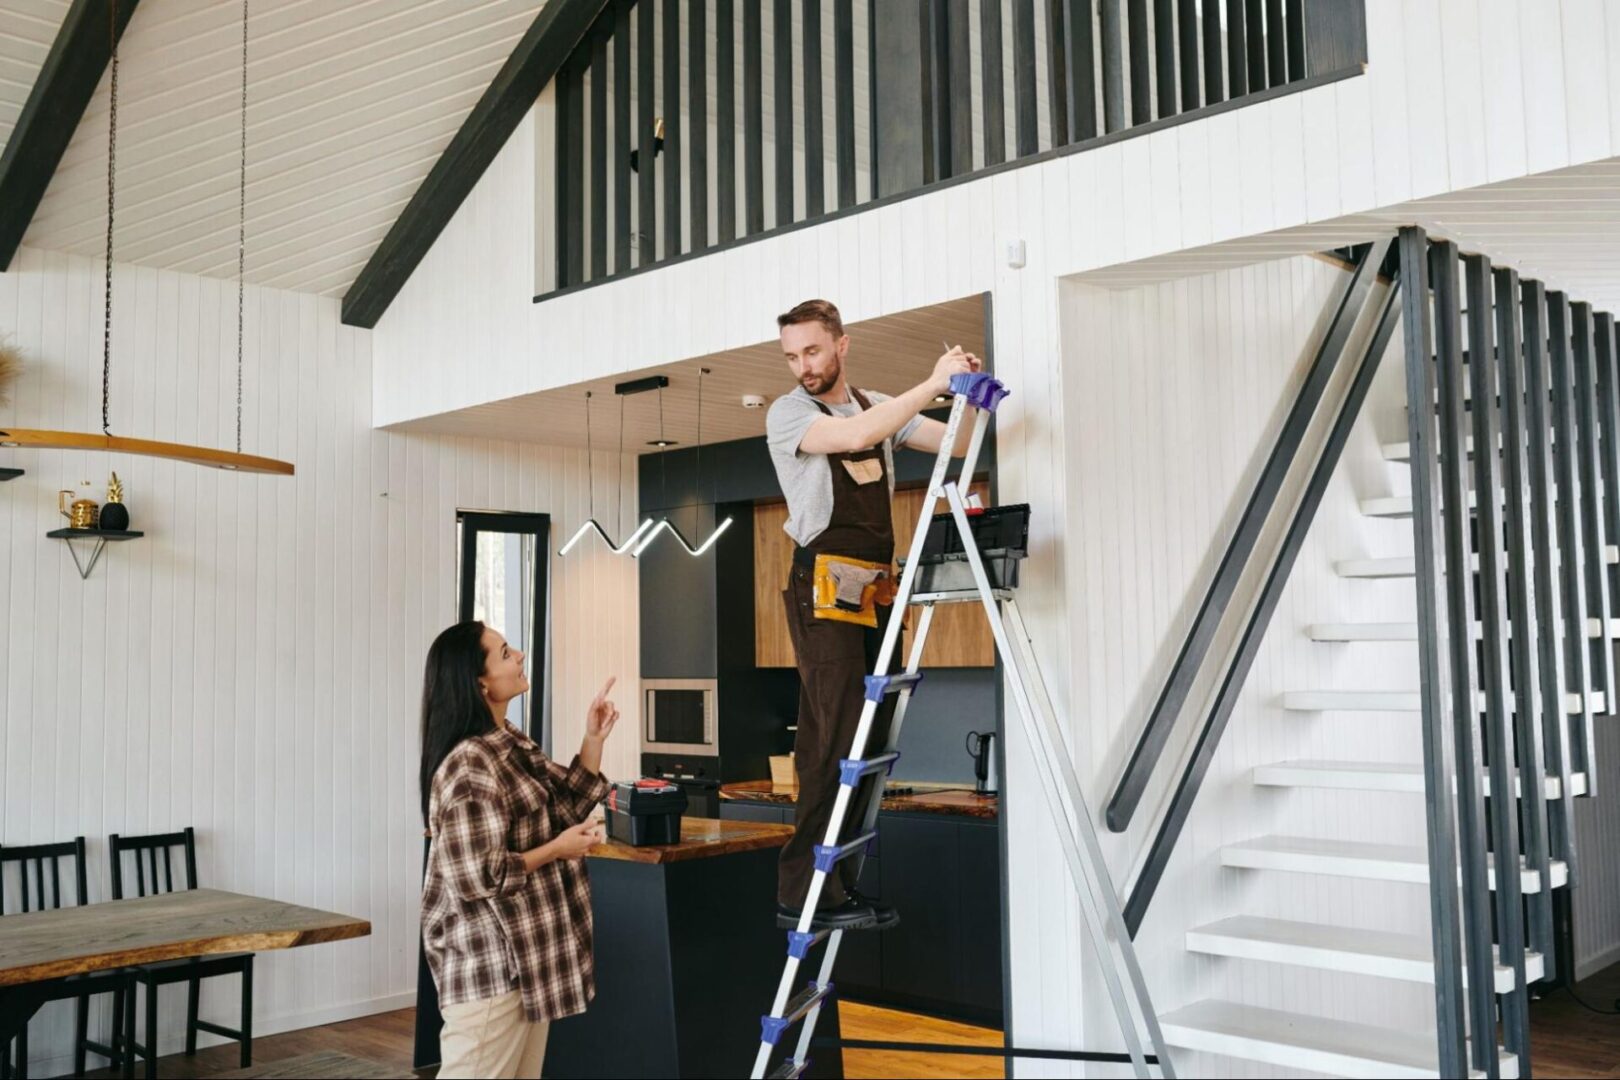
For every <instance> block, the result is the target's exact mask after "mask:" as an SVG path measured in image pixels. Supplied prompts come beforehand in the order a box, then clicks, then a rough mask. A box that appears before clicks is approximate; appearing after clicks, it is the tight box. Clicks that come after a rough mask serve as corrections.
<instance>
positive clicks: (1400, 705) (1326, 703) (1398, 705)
mask: <svg viewBox="0 0 1620 1080" xmlns="http://www.w3.org/2000/svg"><path fill="white" fill-rule="evenodd" d="M1507 697H1508V702H1507V703H1508V708H1509V709H1510V710H1511V709H1512V708H1513V707H1514V702H1513V695H1512V694H1509V695H1508V696H1507ZM1586 699H1587V705H1588V707H1589V708H1590V709H1591V710H1592V711H1593V712H1594V713H1602V712H1605V711H1606V710H1605V709H1604V701H1603V695H1602V694H1601V693H1599V692H1597V691H1595V690H1594V691H1592V692H1591V693H1589V694H1587V695H1586ZM1484 700H1485V699H1484V695H1483V694H1482V695H1481V696H1480V704H1481V708H1483V705H1484ZM1279 704H1280V705H1281V706H1282V707H1283V708H1284V709H1287V710H1289V711H1291V712H1417V711H1419V710H1420V709H1421V708H1422V707H1423V705H1422V700H1421V698H1420V696H1419V694H1418V691H1416V690H1289V691H1287V692H1285V693H1284V694H1283V695H1282V697H1281V698H1280V699H1279ZM1564 711H1565V713H1567V714H1569V715H1574V714H1576V713H1579V712H1580V711H1581V701H1580V698H1579V696H1578V695H1576V694H1573V693H1570V694H1565V695H1564Z"/></svg>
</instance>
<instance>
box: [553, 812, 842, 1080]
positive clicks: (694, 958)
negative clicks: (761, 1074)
mask: <svg viewBox="0 0 1620 1080" xmlns="http://www.w3.org/2000/svg"><path fill="white" fill-rule="evenodd" d="M792 834H793V830H792V828H791V827H790V826H786V825H781V824H775V823H762V822H752V821H718V820H714V819H706V818H691V817H688V818H685V819H683V820H682V822H681V842H680V843H678V844H664V845H653V846H648V847H631V846H630V845H628V844H623V843H620V842H618V841H616V840H609V841H608V842H606V843H604V844H601V845H598V846H597V847H596V848H594V849H592V851H591V852H590V853H589V854H588V855H587V856H586V858H587V859H589V860H590V862H589V866H590V874H591V908H592V912H593V915H594V919H595V927H596V999H595V1000H594V1001H593V1002H592V1003H591V1007H590V1008H589V1009H588V1010H587V1011H586V1012H585V1013H584V1014H583V1015H580V1016H572V1017H569V1018H568V1019H566V1020H559V1021H557V1022H556V1023H555V1024H553V1025H552V1028H551V1038H550V1042H549V1044H548V1046H547V1049H546V1063H545V1067H544V1069H543V1071H542V1075H544V1076H548V1077H575V1076H578V1077H593V1076H602V1077H625V1076H636V1077H642V1076H647V1077H676V1076H746V1075H748V1072H749V1070H750V1069H751V1068H752V1066H753V1063H754V1054H755V1051H756V1050H757V1049H758V1047H759V1034H760V1029H759V1018H760V1017H761V1016H763V1015H764V1014H765V1013H767V1012H769V1011H770V1005H771V998H772V996H773V995H774V994H775V992H776V985H777V981H778V980H779V979H780V978H781V975H782V964H783V962H784V961H785V960H786V959H787V935H786V933H785V932H784V931H782V930H779V929H777V927H776V859H777V853H778V851H779V850H780V849H781V847H782V846H783V845H784V844H786V843H787V841H788V837H790V836H791V835H792ZM820 952H821V950H820V949H819V948H818V949H817V950H815V951H814V952H813V953H812V954H811V956H810V958H809V959H808V960H807V961H806V963H805V964H804V965H803V966H802V967H801V969H800V970H801V972H802V978H803V979H808V978H810V977H812V976H813V975H814V974H815V972H816V969H817V965H819V963H820ZM796 1030H797V1029H795V1034H796ZM816 1034H817V1035H818V1036H830V1037H832V1038H837V1037H838V1034H839V1026H838V1009H837V1005H836V1002H835V1003H833V1004H832V1005H830V1006H828V1007H825V1008H824V1009H823V1010H822V1016H821V1020H820V1022H819V1023H818V1024H817V1027H816ZM789 1037H790V1038H791V1037H793V1036H792V1035H790V1036H789ZM812 1057H813V1059H814V1060H813V1062H812V1064H811V1068H810V1071H809V1072H807V1073H806V1074H805V1075H807V1076H820V1077H840V1076H842V1075H843V1063H842V1055H841V1054H840V1053H839V1052H838V1051H837V1050H821V1051H818V1052H816V1053H814V1054H812Z"/></svg>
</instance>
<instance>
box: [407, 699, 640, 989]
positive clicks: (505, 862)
mask: <svg viewBox="0 0 1620 1080" xmlns="http://www.w3.org/2000/svg"><path fill="white" fill-rule="evenodd" d="M608 788H609V785H608V782H607V781H606V780H605V779H603V778H602V777H601V776H599V775H598V774H596V773H593V772H591V771H590V770H588V769H586V768H585V767H584V766H583V765H581V764H580V761H579V758H578V757H576V758H574V761H573V763H572V765H570V766H569V767H568V768H566V769H565V768H563V767H562V766H561V765H559V764H557V763H556V762H555V761H552V760H551V759H550V758H548V757H546V755H545V754H544V753H543V752H542V751H541V749H540V747H539V746H537V745H536V744H535V743H534V741H533V740H532V739H530V738H529V737H528V736H526V735H524V734H522V733H521V732H519V731H517V730H516V729H514V728H512V727H510V726H508V725H505V724H503V725H502V726H501V727H500V728H498V729H497V730H494V731H491V732H490V733H489V734H487V735H480V736H477V737H476V738H471V739H467V740H465V741H463V742H462V743H461V744H460V745H459V746H457V747H456V748H455V749H454V750H452V751H451V752H450V756H449V757H447V758H445V760H444V764H442V765H440V766H439V771H438V772H436V773H434V774H433V787H432V791H431V792H430V795H429V801H428V824H429V828H430V829H431V831H432V834H433V845H432V849H431V851H430V852H429V855H428V868H427V880H426V881H425V882H424V884H423V888H422V944H423V947H424V948H425V949H426V951H427V960H428V967H430V968H431V969H432V971H433V981H434V982H435V983H436V984H437V985H438V987H439V1003H440V1004H441V1005H456V1004H460V1003H463V1002H468V1001H479V1000H482V999H484V998H490V997H495V996H497V995H500V994H504V993H506V992H508V991H510V990H513V989H521V990H522V991H523V1010H524V1013H525V1014H526V1015H527V1016H528V1018H529V1019H531V1020H555V1019H558V1018H560V1017H564V1016H572V1015H574V1014H575V1013H581V1012H584V1011H585V1006H586V1005H587V1004H589V1003H590V1000H591V997H592V996H593V995H594V994H595V993H596V978H595V962H594V960H593V959H592V956H591V885H590V879H589V878H588V877H587V876H586V873H585V863H584V860H583V859H572V860H570V859H558V860H556V861H554V862H549V863H547V864H546V865H544V866H542V867H541V868H540V869H538V870H536V871H535V872H534V873H532V874H526V873H524V871H523V857H522V853H523V852H524V851H527V850H529V849H530V848H535V847H539V846H540V845H541V844H544V843H545V842H546V841H548V840H550V839H552V838H553V837H555V836H556V835H557V834H558V833H560V832H562V831H563V830H564V829H567V828H568V827H569V826H572V825H577V824H579V823H580V822H581V821H584V820H585V819H586V818H587V817H589V816H590V813H591V811H592V810H593V809H594V808H595V806H596V804H597V803H598V802H600V801H601V800H602V799H603V798H604V797H605V796H606V795H607V793H608Z"/></svg>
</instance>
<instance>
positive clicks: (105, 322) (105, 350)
mask: <svg viewBox="0 0 1620 1080" xmlns="http://www.w3.org/2000/svg"><path fill="white" fill-rule="evenodd" d="M107 41H108V43H109V45H110V46H111V50H112V82H111V85H110V87H109V93H108V108H107V266H106V280H105V282H104V284H103V285H102V290H103V292H104V294H105V297H104V299H105V303H104V304H103V307H102V320H101V433H102V434H103V435H111V434H112V421H111V419H110V413H109V411H108V399H109V397H110V396H111V389H112V306H113V294H112V265H113V206H114V205H115V200H114V198H113V196H114V194H115V191H116V185H115V179H116V177H117V165H118V0H113V2H112V3H111V4H109V5H108V16H107Z"/></svg>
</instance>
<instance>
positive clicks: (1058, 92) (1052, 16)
mask: <svg viewBox="0 0 1620 1080" xmlns="http://www.w3.org/2000/svg"><path fill="white" fill-rule="evenodd" d="M962 6H963V8H966V7H967V2H966V0H962ZM1066 6H1067V4H1066V2H1065V0H1046V82H1047V87H1046V90H1047V97H1048V102H1049V104H1048V109H1047V113H1048V115H1049V116H1050V118H1051V122H1052V145H1053V146H1062V145H1063V144H1064V143H1067V142H1068V141H1069V140H1070V137H1071V136H1070V134H1069V65H1068V60H1067V56H1066V54H1067V52H1068V47H1069V31H1068V27H1066V26H1065V25H1064V20H1065V16H1066V14H1067V13H1066V12H1065V10H1064V8H1065V7H1066Z"/></svg>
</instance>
